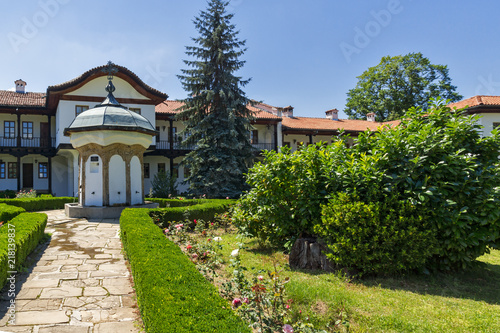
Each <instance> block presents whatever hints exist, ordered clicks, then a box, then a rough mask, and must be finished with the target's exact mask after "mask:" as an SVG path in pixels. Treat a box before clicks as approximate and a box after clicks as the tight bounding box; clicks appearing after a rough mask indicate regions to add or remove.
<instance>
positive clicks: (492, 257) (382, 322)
mask: <svg viewBox="0 0 500 333" xmlns="http://www.w3.org/2000/svg"><path fill="white" fill-rule="evenodd" d="M222 238H223V242H222V243H223V245H224V247H223V255H224V258H225V259H226V260H228V258H229V254H230V252H231V251H232V250H233V249H235V248H237V243H238V242H239V241H240V240H238V239H237V238H236V235H234V234H224V235H222ZM244 242H245V246H246V249H245V250H242V251H241V252H240V253H241V261H242V264H243V265H244V266H246V267H247V268H248V269H249V274H251V273H252V271H253V272H254V273H256V272H257V271H258V270H259V269H269V270H270V269H272V267H273V262H275V261H276V262H279V263H280V264H281V265H282V267H285V271H284V273H283V274H284V276H288V277H290V278H291V282H290V283H289V285H288V287H287V292H288V296H287V297H288V298H291V299H293V300H294V303H293V307H294V309H293V310H294V311H295V312H298V311H299V310H301V311H302V314H303V316H304V317H305V316H309V317H310V320H311V321H312V322H313V323H314V324H315V326H316V327H323V328H325V326H326V324H327V323H329V322H332V321H334V320H335V319H336V318H337V317H338V314H339V312H340V311H341V310H342V309H345V311H346V313H347V319H348V321H349V323H350V329H349V332H500V251H499V250H492V251H491V253H490V254H487V255H484V256H482V257H480V258H479V259H478V261H479V262H480V265H479V267H477V268H475V269H470V270H467V271H465V272H459V273H450V274H444V273H439V274H433V275H412V276H406V277H372V278H364V279H362V280H356V281H349V279H347V278H345V277H344V276H342V274H338V273H337V274H334V273H324V272H309V271H296V270H294V271H291V270H290V269H289V268H288V266H287V263H288V259H287V256H286V255H284V254H283V253H282V252H280V251H276V250H273V249H270V248H266V247H263V246H260V245H259V244H258V243H257V242H256V241H255V240H245V241H244ZM226 274H227V275H230V269H229V268H226Z"/></svg>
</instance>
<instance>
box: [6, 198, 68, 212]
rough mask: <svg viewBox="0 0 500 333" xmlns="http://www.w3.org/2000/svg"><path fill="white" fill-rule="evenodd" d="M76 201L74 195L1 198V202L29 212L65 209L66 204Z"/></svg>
mask: <svg viewBox="0 0 500 333" xmlns="http://www.w3.org/2000/svg"><path fill="white" fill-rule="evenodd" d="M75 201H76V199H75V198H72V197H56V198H48V197H38V198H20V199H0V203H6V204H8V205H11V206H17V207H22V208H24V209H25V210H26V211H28V212H36V211H41V210H52V209H63V208H64V204H66V203H70V202H75Z"/></svg>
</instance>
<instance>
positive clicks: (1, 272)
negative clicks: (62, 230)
mask: <svg viewBox="0 0 500 333" xmlns="http://www.w3.org/2000/svg"><path fill="white" fill-rule="evenodd" d="M46 225H47V215H46V214H40V213H21V214H19V215H18V216H16V217H15V218H13V219H12V220H11V221H10V222H9V223H6V224H4V225H3V226H2V227H1V228H0V288H1V287H2V286H3V285H4V284H5V281H6V279H7V272H8V271H15V270H18V269H20V268H21V267H22V264H23V263H24V261H25V259H26V257H27V256H28V255H29V254H30V253H31V252H32V251H33V250H34V249H35V248H36V246H37V245H38V243H39V242H40V240H41V239H42V238H43V235H44V230H45V226H46ZM11 226H14V228H12V227H11ZM9 230H15V237H14V239H15V244H16V253H15V267H12V266H10V265H11V264H12V263H11V262H9V257H8V254H9V253H8V251H9V246H8V244H9Z"/></svg>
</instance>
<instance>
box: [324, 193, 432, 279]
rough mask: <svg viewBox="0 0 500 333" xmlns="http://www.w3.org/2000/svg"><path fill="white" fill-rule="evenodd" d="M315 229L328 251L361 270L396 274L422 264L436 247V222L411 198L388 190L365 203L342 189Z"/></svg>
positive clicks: (334, 258) (332, 257)
mask: <svg viewBox="0 0 500 333" xmlns="http://www.w3.org/2000/svg"><path fill="white" fill-rule="evenodd" d="M321 222H322V223H318V224H317V225H316V226H315V231H316V233H317V234H318V235H319V236H320V237H322V238H323V240H324V241H325V242H326V243H327V244H329V246H328V247H329V249H330V250H331V252H330V253H327V254H326V255H327V257H328V258H329V259H330V260H331V261H332V262H334V263H336V264H338V265H339V266H340V267H349V268H353V269H355V270H357V271H359V273H360V274H370V273H377V274H392V273H399V272H406V271H409V270H413V269H420V268H422V267H424V266H425V265H426V264H427V262H428V260H429V258H430V257H432V256H433V255H434V254H435V253H436V250H437V239H436V234H437V231H436V230H435V226H434V225H433V224H432V223H431V222H430V220H429V219H428V216H424V215H422V214H420V213H419V210H418V208H417V207H415V206H413V205H412V204H410V203H409V202H404V201H399V200H397V198H394V197H391V196H388V197H387V198H386V199H385V200H381V201H380V202H369V203H365V202H362V201H359V197H356V196H354V195H347V194H345V193H339V195H338V196H337V197H336V198H334V199H331V200H330V201H329V203H328V204H327V205H324V206H323V209H322V219H321Z"/></svg>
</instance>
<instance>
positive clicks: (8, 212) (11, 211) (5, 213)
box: [0, 203, 26, 222]
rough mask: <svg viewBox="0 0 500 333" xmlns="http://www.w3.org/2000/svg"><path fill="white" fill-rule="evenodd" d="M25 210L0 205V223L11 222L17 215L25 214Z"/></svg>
mask: <svg viewBox="0 0 500 333" xmlns="http://www.w3.org/2000/svg"><path fill="white" fill-rule="evenodd" d="M25 211H26V210H25V209H24V208H22V207H16V206H11V205H7V204H4V203H0V222H7V221H10V220H12V219H13V218H14V217H16V216H17V215H19V214H21V213H23V212H25Z"/></svg>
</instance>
